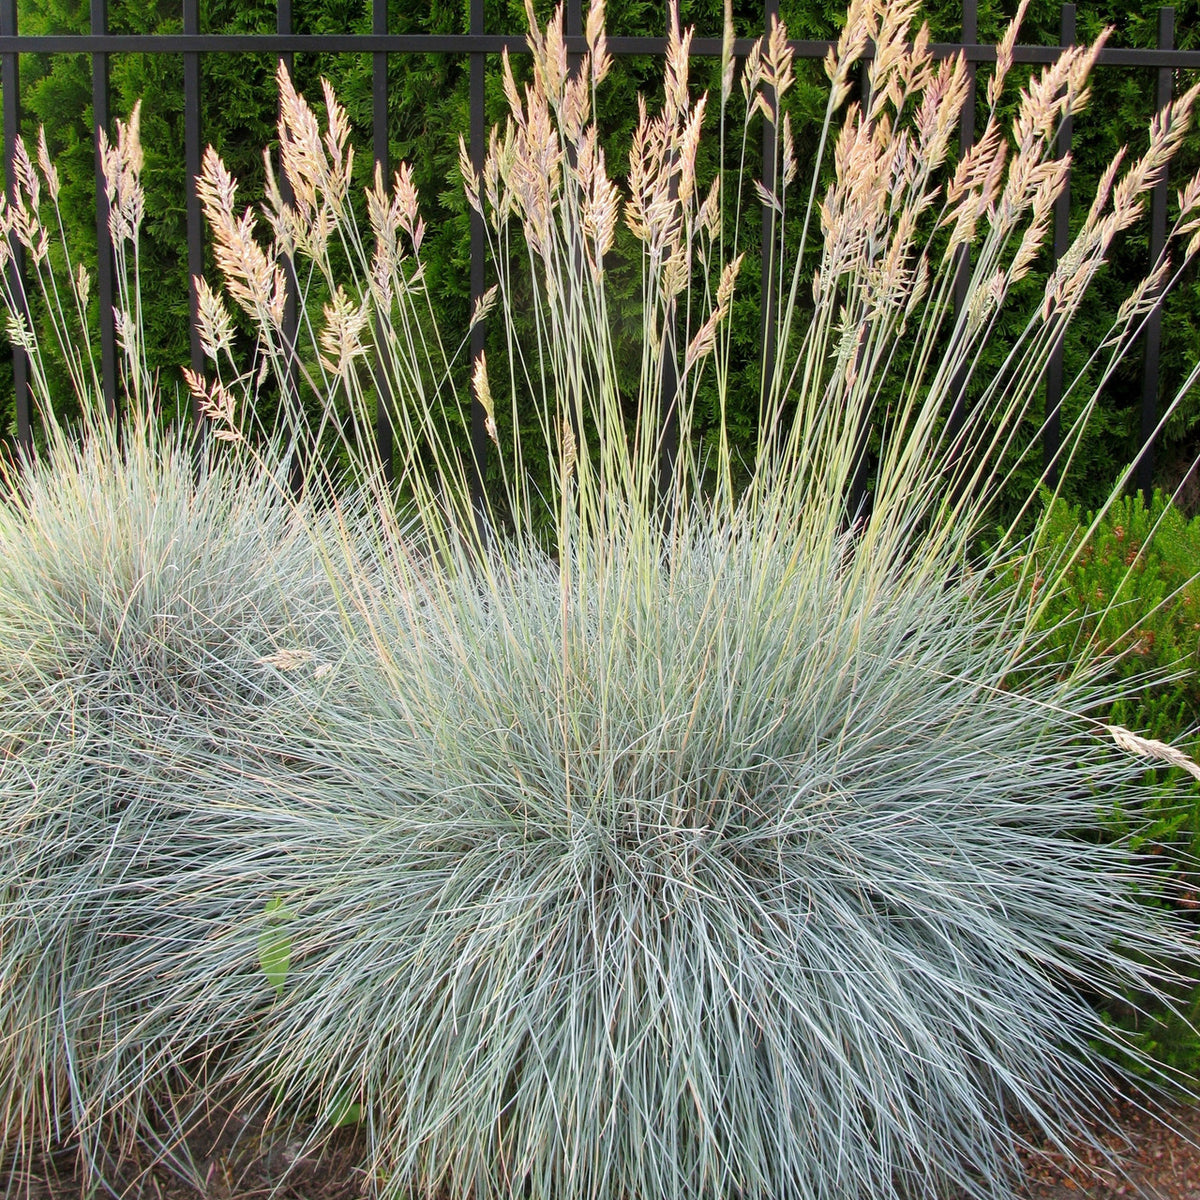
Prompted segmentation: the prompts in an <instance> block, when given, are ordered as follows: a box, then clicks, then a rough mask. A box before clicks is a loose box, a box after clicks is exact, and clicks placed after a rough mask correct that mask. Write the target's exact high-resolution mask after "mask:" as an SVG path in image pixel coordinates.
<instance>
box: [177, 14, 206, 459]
mask: <svg viewBox="0 0 1200 1200" xmlns="http://www.w3.org/2000/svg"><path fill="white" fill-rule="evenodd" d="M183 32H184V33H191V34H198V33H199V32H200V0H183ZM200 137H201V129H200V55H199V53H198V52H197V51H193V50H190V51H187V52H186V53H185V54H184V56H183V157H184V165H185V168H186V171H187V215H186V224H187V257H188V316H189V319H190V321H191V328H190V330H189V333H190V336H191V364H192V370H193V371H196V372H197V373H199V372H202V371H203V370H204V348H203V347H202V346H201V344H200V321H199V318H200V294H199V291H198V290H197V287H196V281H197V280H198V279H199V278H200V277H201V276H202V275H203V274H204V226H203V221H202V218H201V214H200V193H199V191H198V190H197V180H198V178H199V176H200ZM192 422H193V424H195V425H196V426H197V427H198V429H199V432H200V436H201V438H203V437H204V433H205V429H206V425H205V422H204V417H203V414H202V412H201V410H200V401H199V400H198V399H197V398H196V397H195V396H193V397H192Z"/></svg>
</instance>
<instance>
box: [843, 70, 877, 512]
mask: <svg viewBox="0 0 1200 1200" xmlns="http://www.w3.org/2000/svg"><path fill="white" fill-rule="evenodd" d="M873 62H874V60H873V59H871V60H867V59H864V60H863V61H862V62H860V63H859V64H858V95H859V101H860V103H861V104H862V110H863V112H864V113H865V112H868V111H870V106H871V66H872V63H873ZM866 349H867V345H866V341H865V340H863V341H861V342H860V343H859V347H858V351H857V353H856V355H855V364H854V369H855V371H858V370H859V369H860V368H861V366H862V362H863V358H864V357H865V355H866ZM870 438H871V421H870V414H869V413H865V412H864V413H860V414H859V418H858V428H857V429H856V430H855V431H854V458H853V459H852V466H851V470H850V484H849V486H848V487H847V489H846V513H847V515H848V517H849V520H850V522H851V523H854V522H857V521H858V520H859V519H860V518H862V517H865V516H866V515H867V507H868V505H867V501H868V499H869V496H868V492H867V479H868V468H869V467H870V463H869V461H868V457H867V452H868V450H869V449H870Z"/></svg>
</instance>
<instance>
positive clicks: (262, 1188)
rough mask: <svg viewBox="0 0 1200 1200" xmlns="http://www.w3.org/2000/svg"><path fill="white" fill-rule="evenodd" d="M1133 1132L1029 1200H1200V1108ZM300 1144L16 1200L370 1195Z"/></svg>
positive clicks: (351, 1136) (226, 1147) (242, 1137)
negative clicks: (1113, 1162)
mask: <svg viewBox="0 0 1200 1200" xmlns="http://www.w3.org/2000/svg"><path fill="white" fill-rule="evenodd" d="M1110 1113H1111V1116H1112V1117H1113V1119H1114V1121H1115V1122H1116V1123H1117V1124H1119V1126H1120V1127H1121V1128H1122V1129H1123V1130H1124V1131H1125V1134H1126V1139H1127V1144H1126V1143H1123V1142H1122V1141H1121V1140H1120V1139H1119V1138H1118V1137H1117V1136H1116V1135H1113V1134H1107V1135H1104V1136H1103V1138H1102V1140H1103V1141H1104V1142H1105V1144H1106V1145H1108V1146H1109V1147H1110V1149H1111V1150H1112V1151H1113V1152H1114V1153H1115V1154H1117V1155H1118V1156H1119V1161H1120V1164H1121V1167H1122V1171H1123V1173H1122V1171H1114V1170H1113V1169H1112V1167H1111V1166H1110V1165H1109V1164H1108V1163H1107V1162H1106V1161H1105V1157H1104V1156H1103V1155H1102V1154H1101V1153H1100V1152H1099V1151H1097V1150H1095V1149H1091V1148H1088V1147H1086V1146H1080V1147H1078V1148H1077V1150H1076V1153H1077V1156H1078V1157H1079V1159H1080V1160H1081V1161H1080V1162H1078V1163H1076V1164H1075V1165H1074V1166H1071V1167H1067V1166H1066V1156H1065V1155H1063V1154H1061V1153H1058V1152H1055V1151H1052V1150H1049V1149H1046V1150H1043V1151H1041V1152H1039V1153H1036V1154H1035V1153H1030V1154H1028V1155H1026V1156H1024V1157H1025V1161H1026V1168H1027V1176H1026V1184H1025V1187H1024V1188H1023V1190H1022V1192H1021V1193H1020V1195H1021V1196H1022V1197H1023V1198H1024V1200H1081V1198H1083V1197H1088V1198H1090V1200H1135V1198H1138V1197H1141V1198H1143V1200H1200V1107H1194V1106H1187V1107H1176V1108H1174V1109H1172V1110H1171V1111H1170V1121H1171V1127H1168V1126H1166V1125H1164V1124H1163V1123H1162V1122H1161V1121H1159V1120H1157V1119H1155V1118H1153V1117H1150V1116H1148V1115H1147V1114H1146V1113H1144V1112H1142V1111H1141V1110H1139V1109H1138V1108H1136V1107H1135V1106H1133V1105H1131V1104H1129V1103H1128V1102H1126V1101H1124V1100H1119V1099H1118V1100H1114V1102H1113V1105H1112V1108H1111V1110H1110ZM297 1149H298V1147H297V1146H296V1145H295V1143H290V1142H287V1141H282V1140H281V1141H277V1142H275V1143H270V1144H266V1145H264V1144H263V1143H262V1141H261V1139H259V1138H258V1137H257V1136H250V1135H249V1131H247V1130H246V1129H244V1128H241V1127H240V1126H239V1125H238V1122H237V1121H236V1119H225V1120H223V1121H222V1122H221V1123H220V1124H218V1123H216V1122H213V1123H211V1124H210V1125H209V1126H207V1127H206V1128H205V1129H203V1130H200V1131H198V1132H197V1134H196V1136H195V1138H193V1139H192V1143H191V1145H190V1147H189V1154H190V1157H191V1160H192V1162H191V1167H190V1169H189V1170H188V1171H187V1172H186V1174H187V1175H189V1176H191V1181H188V1180H185V1179H184V1178H182V1177H181V1174H180V1173H177V1172H173V1171H171V1170H170V1169H168V1168H167V1167H165V1166H161V1165H159V1166H155V1167H151V1168H148V1169H147V1168H141V1167H139V1165H138V1164H137V1163H136V1162H129V1163H126V1164H125V1165H124V1167H123V1168H122V1171H121V1181H120V1183H119V1184H118V1186H117V1188H116V1190H115V1191H112V1192H109V1191H107V1190H100V1189H96V1190H92V1191H89V1190H88V1187H87V1185H86V1183H85V1181H84V1179H83V1176H82V1174H81V1173H80V1172H79V1171H78V1163H77V1161H76V1159H75V1156H74V1155H73V1154H64V1155H61V1156H57V1157H51V1158H48V1159H46V1160H45V1161H44V1162H43V1163H42V1164H40V1166H39V1168H38V1169H37V1170H35V1171H33V1172H32V1173H30V1174H29V1175H28V1176H25V1177H23V1178H21V1179H10V1180H8V1181H6V1182H7V1188H6V1194H7V1196H8V1197H9V1198H10V1200H92V1198H93V1197H95V1198H96V1200H100V1198H101V1197H104V1196H107V1195H111V1196H120V1197H122V1200H126V1198H128V1200H135V1198H136V1200H268V1198H272V1197H274V1198H278V1200H357V1198H358V1197H360V1196H364V1195H366V1193H367V1187H366V1184H367V1180H366V1178H365V1175H364V1173H363V1171H362V1168H361V1166H360V1163H361V1157H362V1156H361V1141H360V1139H359V1138H358V1136H357V1135H356V1134H355V1133H354V1132H353V1131H349V1130H348V1131H346V1132H345V1133H344V1134H341V1135H339V1136H338V1137H337V1138H336V1139H335V1142H334V1144H333V1145H332V1146H330V1147H328V1148H327V1149H326V1150H325V1151H324V1152H323V1153H322V1154H321V1156H320V1157H319V1158H314V1159H311V1160H310V1159H304V1158H301V1157H298V1156H297Z"/></svg>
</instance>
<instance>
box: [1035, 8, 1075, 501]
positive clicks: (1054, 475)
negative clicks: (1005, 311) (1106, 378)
mask: <svg viewBox="0 0 1200 1200" xmlns="http://www.w3.org/2000/svg"><path fill="white" fill-rule="evenodd" d="M1074 44H1075V5H1074V4H1064V5H1063V6H1062V17H1061V21H1060V24H1059V45H1061V46H1062V47H1063V48H1064V49H1065V48H1066V47H1068V46H1073V45H1074ZM1074 123H1075V122H1074V118H1072V117H1071V116H1067V117H1065V118H1064V119H1063V123H1062V125H1061V126H1060V127H1059V131H1058V141H1057V142H1056V143H1055V146H1054V152H1055V154H1056V156H1057V157H1058V158H1060V159H1063V158H1066V157H1067V155H1068V154H1070V152H1071V135H1072V133H1073V126H1074ZM1070 244H1071V175H1070V172H1069V170H1068V173H1067V182H1066V184H1065V186H1064V187H1063V190H1062V193H1061V194H1060V195H1059V197H1058V199H1057V200H1055V202H1054V255H1053V262H1054V265H1055V266H1057V265H1058V262H1059V259H1061V258H1062V256H1063V255H1064V254H1066V252H1067V248H1068V247H1069V246H1070ZM1062 392H1063V333H1059V335H1058V337H1057V338H1056V339H1055V342H1054V348H1053V349H1052V350H1051V351H1050V361H1049V363H1048V364H1047V367H1046V424H1045V428H1044V429H1043V431H1042V461H1043V463H1044V465H1045V470H1046V481H1047V482H1048V483H1049V484H1050V485H1051V486H1053V485H1054V484H1055V483H1056V482H1057V481H1058V465H1057V461H1056V460H1057V458H1058V451H1059V446H1060V445H1061V443H1062Z"/></svg>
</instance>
